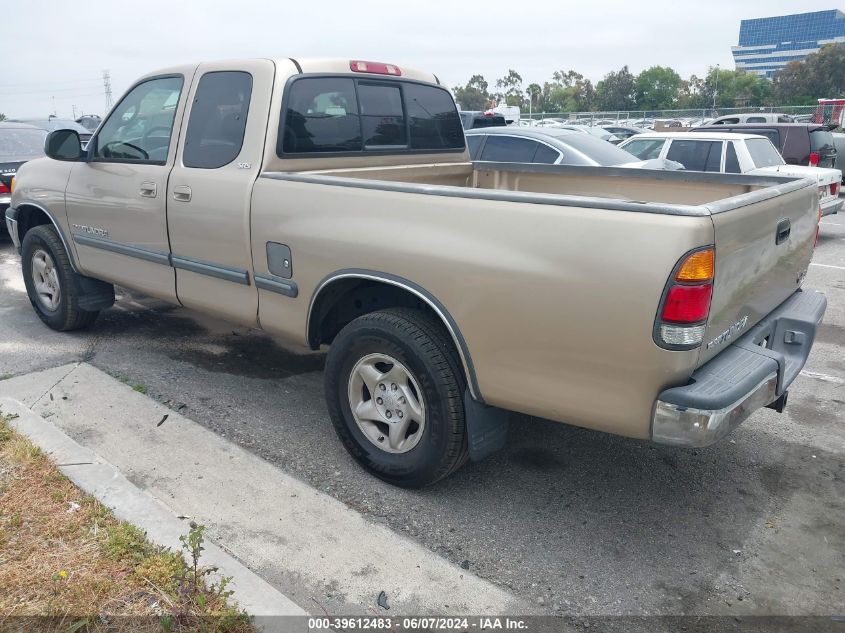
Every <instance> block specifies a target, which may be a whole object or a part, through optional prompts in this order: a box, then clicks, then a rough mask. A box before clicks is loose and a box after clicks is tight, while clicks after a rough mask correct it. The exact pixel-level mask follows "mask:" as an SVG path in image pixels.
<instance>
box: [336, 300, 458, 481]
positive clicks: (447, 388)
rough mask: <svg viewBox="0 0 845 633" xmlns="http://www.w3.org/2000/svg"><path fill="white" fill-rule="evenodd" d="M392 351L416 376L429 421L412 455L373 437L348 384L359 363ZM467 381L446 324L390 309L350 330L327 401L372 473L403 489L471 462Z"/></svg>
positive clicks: (343, 336) (340, 338) (341, 340)
mask: <svg viewBox="0 0 845 633" xmlns="http://www.w3.org/2000/svg"><path fill="white" fill-rule="evenodd" d="M374 353H377V354H387V355H389V356H391V357H393V358H395V359H396V360H398V361H400V362H401V363H402V364H404V365H405V366H406V367H407V368H408V369H410V371H411V372H412V373H413V375H414V378H415V379H416V382H417V383H418V384H419V388H420V390H421V391H422V396H423V399H424V402H425V407H426V414H425V418H426V420H425V426H424V427H423V431H422V435H421V438H420V440H419V442H418V443H417V444H416V446H414V447H413V448H412V449H410V450H409V451H408V452H405V453H400V454H395V453H389V452H386V451H384V450H382V449H380V448H379V447H378V446H376V445H375V444H374V443H373V442H372V441H370V440H369V439H368V438H367V437H366V436H365V435H364V433H363V432H362V431H361V429H360V428H359V426H358V424H357V423H356V421H355V418H354V417H353V415H352V411H351V406H350V401H349V395H348V386H349V379H350V374H351V372H352V370H353V368H354V367H355V365H356V363H357V362H358V361H359V360H360V359H362V358H364V357H365V356H367V355H369V354H374ZM465 384H466V383H465V379H464V376H463V372H462V370H461V365H460V362H459V360H458V356H457V353H456V352H455V348H454V346H453V344H452V341H451V340H450V339H449V337H448V335H447V333H446V332H445V331H444V329H443V327H442V326H441V325H440V324H439V323H438V322H436V321H434V320H433V319H431V318H430V317H428V316H427V315H426V314H424V313H422V312H419V311H417V310H411V309H407V308H391V309H388V310H383V311H379V312H372V313H370V314H365V315H364V316H361V317H359V318H357V319H355V320H354V321H352V322H351V323H349V324H348V325H347V326H346V327H344V328H343V329H342V330H341V331H340V333H339V334H338V335H337V337H336V338H335V340H334V341H333V342H332V345H331V348H330V349H329V354H328V357H327V359H326V370H325V388H326V402H327V405H328V409H329V414H330V415H331V418H332V422H333V423H334V427H335V430H336V431H337V434H338V436H339V437H340V440H341V442H343V445H344V446H345V447H346V449H347V450H348V451H349V453H350V454H351V455H352V456H353V457H354V458H355V459H356V460H357V461H358V462H359V463H360V464H361V465H362V466H364V468H366V469H367V470H368V471H370V472H371V473H372V474H373V475H375V476H376V477H378V478H380V479H383V480H384V481H386V482H388V483H390V484H393V485H396V486H401V487H404V488H420V487H423V486H427V485H430V484H433V483H435V482H437V481H439V480H440V479H443V478H444V477H447V476H448V475H450V474H451V473H453V472H454V471H456V470H457V469H458V468H460V467H461V466H462V465H463V464H464V463H466V461H467V456H468V453H467V437H466V422H465V418H464V400H463V399H464V389H465Z"/></svg>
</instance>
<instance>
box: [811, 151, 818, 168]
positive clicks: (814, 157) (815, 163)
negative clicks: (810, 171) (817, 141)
mask: <svg viewBox="0 0 845 633" xmlns="http://www.w3.org/2000/svg"><path fill="white" fill-rule="evenodd" d="M820 158H821V155H820V154H819V153H818V152H810V167H818V166H819V159H820Z"/></svg>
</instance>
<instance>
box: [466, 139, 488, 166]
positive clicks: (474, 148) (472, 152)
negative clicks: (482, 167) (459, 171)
mask: <svg viewBox="0 0 845 633" xmlns="http://www.w3.org/2000/svg"><path fill="white" fill-rule="evenodd" d="M483 139H484V137H483V136H481V135H480V134H473V135H472V136H467V147H468V148H469V157H470V160H478V148H479V147H481V141H482V140H483Z"/></svg>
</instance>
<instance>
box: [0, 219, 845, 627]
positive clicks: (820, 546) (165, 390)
mask: <svg viewBox="0 0 845 633" xmlns="http://www.w3.org/2000/svg"><path fill="white" fill-rule="evenodd" d="M814 262H815V263H816V264H820V265H815V266H811V268H810V272H809V276H808V279H807V282H806V286H807V287H810V288H818V289H821V290H822V291H824V292H825V293H826V294H827V297H828V301H829V306H828V311H827V315H826V317H825V323H824V325H823V327H822V328H821V330H820V332H819V337H818V340H817V343H816V346H815V348H814V350H813V353H812V355H811V357H810V360H809V362H808V364H807V366H806V367H805V372H804V374H803V375H802V376H800V377H799V378H798V380H797V381H796V382H795V384H794V385H793V387H792V389H791V391H790V401H789V406H788V408H787V411H786V412H785V413H784V414H782V415H778V414H776V413H775V412H773V411H771V410H763V411H760V412H758V413H756V414H755V415H754V416H753V417H752V418H751V419H750V420H748V421H747V422H746V423H745V424H744V425H743V426H742V427H740V429H738V430H737V431H736V432H735V433H734V434H733V435H732V436H731V437H730V438H729V439H728V440H726V441H724V442H722V443H721V444H719V445H717V446H715V447H712V448H708V449H701V450H676V449H670V448H666V447H660V446H653V445H650V444H648V443H645V442H640V441H635V440H628V439H624V438H618V437H612V436H609V435H604V434H600V433H595V432H592V431H587V430H584V429H578V428H574V427H569V426H566V425H562V424H556V423H553V422H548V421H545V420H538V419H535V418H527V417H520V418H518V419H516V420H515V421H514V423H513V424H512V426H511V433H510V439H509V442H508V446H507V448H506V449H505V450H503V451H501V452H500V453H498V454H496V455H494V456H493V457H491V458H489V459H488V460H486V461H484V462H482V463H478V464H470V465H468V466H467V467H465V468H464V469H462V470H461V471H460V472H458V473H457V474H455V475H454V476H452V477H451V478H449V479H447V480H446V481H444V482H441V483H440V484H438V485H437V486H435V487H433V488H430V489H426V490H423V491H407V490H401V489H397V488H392V487H390V486H388V485H386V484H384V483H382V482H380V481H378V480H376V479H374V478H372V477H370V476H368V475H367V474H366V473H364V472H363V471H362V470H361V469H360V468H359V467H358V466H357V465H356V464H355V463H354V462H353V461H352V459H351V458H350V457H348V456H347V454H346V452H345V451H344V450H343V448H342V447H341V446H340V444H339V442H338V441H337V439H336V437H335V435H334V432H333V430H332V429H331V425H330V422H329V420H328V417H327V413H326V409H325V406H324V404H323V390H322V366H323V363H324V356H323V355H322V354H310V355H305V356H302V355H296V354H292V353H290V352H288V351H286V350H284V349H283V348H281V347H279V346H278V345H277V344H275V343H274V342H273V341H272V340H271V339H270V338H268V337H267V336H265V335H264V334H262V333H260V332H257V331H252V330H248V329H245V328H242V327H233V326H231V325H228V324H226V323H223V322H221V321H218V320H214V319H210V318H208V317H205V316H202V315H199V314H197V313H194V312H191V311H188V310H185V309H182V308H176V307H173V306H168V305H166V304H163V303H161V302H158V301H156V300H152V299H149V298H144V297H141V296H137V295H133V294H131V293H129V292H126V291H121V298H120V300H119V302H118V303H117V304H116V305H115V307H114V308H112V309H110V310H108V311H106V312H104V313H103V314H102V315H101V317H100V319H99V320H98V321H97V323H96V324H95V326H94V327H93V328H92V329H91V330H89V331H87V332H78V333H72V334H59V333H56V332H52V331H50V330H48V329H47V328H46V327H45V326H43V325H42V324H41V322H40V321H39V320H38V319H37V318H36V317H35V315H34V313H33V312H32V309H31V307H30V305H29V301H28V299H27V297H26V294H25V292H24V290H23V282H22V280H21V277H20V270H19V269H20V264H19V260H18V257H17V254H16V253H15V252H14V250H13V248H12V246H11V244H10V243H9V242H8V240H7V239H5V236H4V239H3V241H0V316H2V322H3V324H4V337H3V339H2V342H0V376H2V375H7V374H13V375H16V374H21V373H25V372H29V371H33V370H38V369H44V368H47V367H53V366H57V365H60V364H64V363H67V362H71V361H74V360H80V359H85V360H88V361H89V362H91V363H92V364H94V365H95V366H97V367H99V368H101V369H103V370H105V371H107V372H110V373H112V374H115V375H121V376H125V377H126V378H128V379H130V380H131V381H132V382H133V383H135V384H143V385H144V386H145V387H146V389H147V393H148V395H150V396H151V397H153V398H156V399H158V400H160V401H161V402H163V403H165V404H167V405H168V406H171V407H173V408H174V409H176V410H179V411H180V412H181V413H182V414H184V415H187V416H188V417H190V418H192V419H194V420H196V421H197V422H199V423H201V424H203V425H204V426H206V427H208V428H210V429H212V430H213V431H215V432H217V433H219V434H220V435H221V436H224V437H227V438H229V439H231V440H233V441H235V442H237V443H239V444H240V445H242V446H244V447H246V448H247V449H248V450H250V451H252V452H254V453H255V454H257V455H260V456H261V457H263V458H265V459H267V460H268V461H270V462H272V463H273V464H275V465H277V466H278V467H280V468H282V469H284V470H285V471H287V472H289V473H291V474H293V475H295V476H297V477H299V478H301V479H302V480H304V481H306V482H307V483H309V484H310V485H312V486H314V487H315V488H319V489H320V490H323V491H325V492H327V493H329V494H331V495H333V496H334V497H336V498H337V499H339V500H341V501H342V502H344V503H346V504H347V505H348V506H350V507H351V508H353V509H355V510H357V511H359V512H361V513H363V514H365V515H367V516H369V517H370V518H371V519H372V520H374V521H378V522H380V523H383V524H385V525H387V526H389V527H391V528H392V529H394V530H397V531H400V532H402V533H405V534H407V535H409V536H411V537H412V538H414V539H416V540H417V541H418V542H420V543H421V544H422V545H424V546H425V547H427V548H429V549H431V550H432V551H434V552H436V553H438V554H440V555H442V556H444V557H446V558H448V559H449V560H451V561H453V562H455V563H457V564H463V566H464V567H465V568H468V569H469V570H470V571H472V572H473V573H476V574H478V575H480V576H482V577H484V578H487V579H490V580H491V581H493V582H495V583H497V584H499V585H501V586H503V587H505V588H508V589H510V590H512V591H513V592H515V593H516V594H517V595H519V596H522V597H523V598H524V600H525V601H526V603H527V604H531V605H532V607H535V608H537V609H538V610H540V611H547V612H548V613H556V614H562V613H566V614H572V615H608V614H623V613H624V614H637V615H650V614H667V615H672V614H682V613H684V614H701V615H737V616H741V615H751V614H755V615H763V614H765V615H769V614H794V615H798V614H833V613H836V612H838V613H843V612H845V582H843V581H845V495H843V490H845V488H844V487H843V480H845V459H843V456H845V216H844V215H841V214H840V215H839V216H832V217H828V218H825V219H824V226H823V227H822V237H821V242H820V245H819V247H818V250H817V253H816V256H815V259H814Z"/></svg>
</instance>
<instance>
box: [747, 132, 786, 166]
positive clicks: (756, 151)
mask: <svg viewBox="0 0 845 633" xmlns="http://www.w3.org/2000/svg"><path fill="white" fill-rule="evenodd" d="M745 145H746V147H748V153H749V154H751V161H752V162H753V163H754V166H755V167H772V166H773V165H783V164H784V162H783V158H781V157H780V154H778V151H777V150H776V149H775V146H774V145H772V142H771V141H770V140H768V139H765V138H750V139H748V140H747V141H745Z"/></svg>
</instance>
